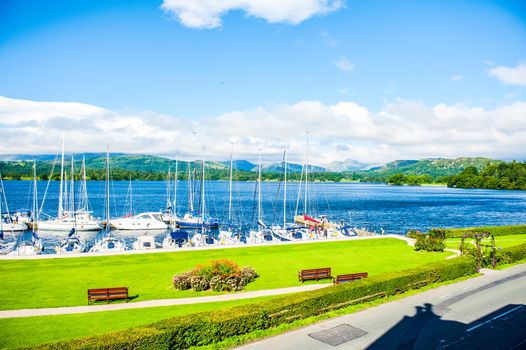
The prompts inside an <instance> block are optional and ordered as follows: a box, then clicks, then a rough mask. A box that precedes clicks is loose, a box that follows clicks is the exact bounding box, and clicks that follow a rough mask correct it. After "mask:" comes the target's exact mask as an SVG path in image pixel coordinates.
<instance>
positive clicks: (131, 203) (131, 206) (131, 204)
mask: <svg viewBox="0 0 526 350" xmlns="http://www.w3.org/2000/svg"><path fill="white" fill-rule="evenodd" d="M128 194H129V198H130V215H133V187H132V178H131V175H130V183H129V184H128Z"/></svg>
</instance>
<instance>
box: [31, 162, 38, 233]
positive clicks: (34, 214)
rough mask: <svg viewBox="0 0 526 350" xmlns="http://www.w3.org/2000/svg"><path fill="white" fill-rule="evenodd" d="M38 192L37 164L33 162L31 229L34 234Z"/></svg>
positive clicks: (36, 220)
mask: <svg viewBox="0 0 526 350" xmlns="http://www.w3.org/2000/svg"><path fill="white" fill-rule="evenodd" d="M37 202H38V191H37V163H36V161H35V160H33V225H31V229H32V231H33V232H35V229H36V225H38V208H37V206H38V204H37Z"/></svg>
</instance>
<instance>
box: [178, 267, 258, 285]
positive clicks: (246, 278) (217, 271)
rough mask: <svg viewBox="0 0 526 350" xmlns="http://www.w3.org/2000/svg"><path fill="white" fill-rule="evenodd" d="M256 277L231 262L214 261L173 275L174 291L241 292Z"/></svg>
mask: <svg viewBox="0 0 526 350" xmlns="http://www.w3.org/2000/svg"><path fill="white" fill-rule="evenodd" d="M256 277H258V274H257V272H256V271H255V270H254V269H253V268H251V267H244V268H242V269H241V268H240V267H239V265H237V264H236V263H235V262H233V261H231V260H214V261H212V262H211V263H210V264H208V265H198V266H196V267H195V268H194V269H193V270H192V271H187V272H183V273H181V274H179V275H175V276H174V278H173V284H174V287H175V288H176V289H179V290H186V289H190V288H191V289H193V290H194V291H196V292H201V291H204V290H208V289H211V290H213V291H215V292H223V291H227V292H232V291H239V290H242V289H243V288H244V287H245V286H246V285H247V283H250V282H252V281H253V280H254V279H256Z"/></svg>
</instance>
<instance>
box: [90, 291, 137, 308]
mask: <svg viewBox="0 0 526 350" xmlns="http://www.w3.org/2000/svg"><path fill="white" fill-rule="evenodd" d="M114 299H126V302H128V287H114V288H94V289H88V304H89V303H90V302H93V301H97V300H106V303H109V302H110V300H114Z"/></svg>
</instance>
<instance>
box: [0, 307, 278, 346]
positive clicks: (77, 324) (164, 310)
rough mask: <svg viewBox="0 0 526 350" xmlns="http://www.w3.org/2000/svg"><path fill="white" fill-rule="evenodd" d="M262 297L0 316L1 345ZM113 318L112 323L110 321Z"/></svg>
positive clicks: (103, 330)
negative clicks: (67, 312) (91, 310)
mask: <svg viewBox="0 0 526 350" xmlns="http://www.w3.org/2000/svg"><path fill="white" fill-rule="evenodd" d="M271 298H272V297H262V298H254V299H244V300H234V301H228V302H220V303H203V304H193V305H180V306H165V307H152V308H144V309H135V310H119V311H106V312H94V313H87V314H75V315H57V316H39V317H21V318H6V319H0V348H17V347H31V346H34V345H38V344H43V343H49V342H53V341H58V340H67V339H74V338H81V337H87V336H92V335H97V334H104V333H109V332H116V331H119V330H123V329H127V328H131V327H135V326H139V325H144V324H148V323H152V322H155V321H159V320H162V319H166V318H171V317H176V316H180V315H185V314H190V313H198V312H203V311H212V310H216V309H220V308H226V307H233V306H238V305H244V304H250V303H255V302H260V301H263V300H268V299H271ZM108 320H111V322H108Z"/></svg>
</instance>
